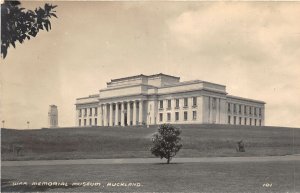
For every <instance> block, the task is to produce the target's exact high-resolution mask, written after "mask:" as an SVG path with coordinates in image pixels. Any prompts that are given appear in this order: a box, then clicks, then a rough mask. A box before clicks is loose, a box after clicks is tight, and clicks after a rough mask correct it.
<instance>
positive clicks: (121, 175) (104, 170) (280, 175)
mask: <svg viewBox="0 0 300 193" xmlns="http://www.w3.org/2000/svg"><path fill="white" fill-rule="evenodd" d="M1 180H2V181H1V184H2V189H1V190H2V192H7V191H11V192H12V191H14V192H24V191H30V192H34V191H39V192H44V191H47V192H48V191H49V192H116V191H117V192H214V193H218V192H222V193H224V192H231V193H235V192H300V162H296V161H290V162H289V161H286V162H275V161H271V162H234V163H222V162H220V163H180V164H179V163H178V164H176V163H174V164H169V165H167V164H99V165H57V166H22V167H2V179H1ZM38 181H41V182H66V183H68V186H66V187H63V188H62V187H57V186H32V185H31V183H32V182H38ZM13 182H27V183H28V184H29V185H26V186H24V185H17V186H12V183H13ZM74 182H79V183H80V182H92V183H96V182H97V183H99V182H100V183H101V186H96V187H95V186H71V184H72V183H74ZM121 182H123V183H127V184H129V183H139V184H140V185H141V186H140V187H136V186H134V187H128V186H127V187H116V186H115V187H113V186H109V183H112V184H113V183H121ZM264 184H265V185H266V184H269V185H270V184H272V185H271V187H266V186H265V185H264Z"/></svg>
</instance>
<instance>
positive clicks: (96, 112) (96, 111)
mask: <svg viewBox="0 0 300 193" xmlns="http://www.w3.org/2000/svg"><path fill="white" fill-rule="evenodd" d="M97 115H98V108H97V107H95V116H97Z"/></svg>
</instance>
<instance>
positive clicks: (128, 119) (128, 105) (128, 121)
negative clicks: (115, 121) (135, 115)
mask: <svg viewBox="0 0 300 193" xmlns="http://www.w3.org/2000/svg"><path fill="white" fill-rule="evenodd" d="M127 125H130V101H128V102H127Z"/></svg>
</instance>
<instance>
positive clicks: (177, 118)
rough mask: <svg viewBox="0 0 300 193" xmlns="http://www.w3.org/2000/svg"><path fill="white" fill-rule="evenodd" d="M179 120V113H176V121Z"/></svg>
mask: <svg viewBox="0 0 300 193" xmlns="http://www.w3.org/2000/svg"><path fill="white" fill-rule="evenodd" d="M178 120H179V112H175V121H178Z"/></svg>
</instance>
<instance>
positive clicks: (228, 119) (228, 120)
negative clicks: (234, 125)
mask: <svg viewBox="0 0 300 193" xmlns="http://www.w3.org/2000/svg"><path fill="white" fill-rule="evenodd" d="M230 118H231V117H230V115H228V124H230Z"/></svg>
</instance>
